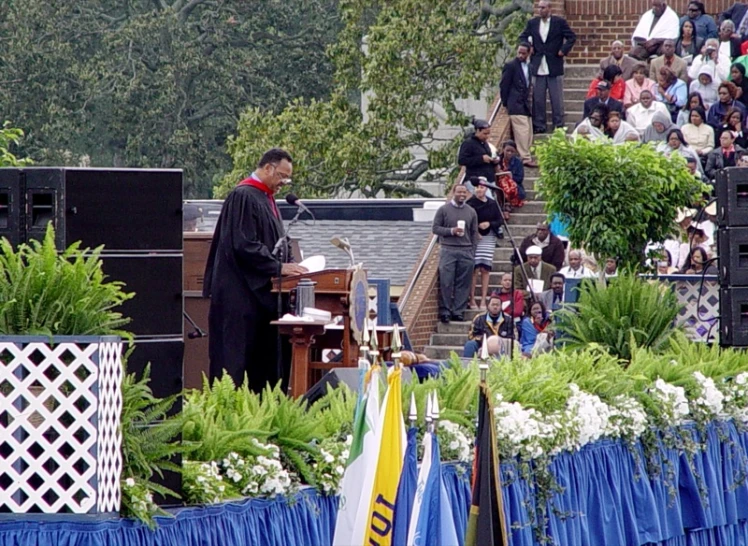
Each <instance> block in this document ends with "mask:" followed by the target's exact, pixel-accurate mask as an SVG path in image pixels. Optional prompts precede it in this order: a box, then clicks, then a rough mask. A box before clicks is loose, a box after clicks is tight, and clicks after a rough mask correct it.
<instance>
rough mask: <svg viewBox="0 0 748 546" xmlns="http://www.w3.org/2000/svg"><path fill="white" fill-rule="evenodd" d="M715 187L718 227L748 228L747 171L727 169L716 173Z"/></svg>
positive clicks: (740, 168) (736, 168)
mask: <svg viewBox="0 0 748 546" xmlns="http://www.w3.org/2000/svg"><path fill="white" fill-rule="evenodd" d="M715 187H716V193H717V223H718V225H719V226H720V227H740V226H748V169H746V168H744V167H729V168H727V169H722V170H720V171H718V172H717V176H716V180H715Z"/></svg>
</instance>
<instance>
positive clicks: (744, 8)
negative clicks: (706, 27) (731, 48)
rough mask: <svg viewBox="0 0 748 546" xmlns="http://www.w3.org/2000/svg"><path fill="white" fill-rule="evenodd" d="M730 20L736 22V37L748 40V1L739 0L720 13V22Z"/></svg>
mask: <svg viewBox="0 0 748 546" xmlns="http://www.w3.org/2000/svg"><path fill="white" fill-rule="evenodd" d="M726 20H730V21H732V22H733V23H735V37H736V38H739V39H740V41H741V42H742V41H745V40H748V1H746V0H738V2H735V3H734V4H733V5H732V7H730V8H729V9H726V10H725V11H723V12H722V13H720V14H719V21H718V22H719V23H720V24H721V23H722V22H723V21H726Z"/></svg>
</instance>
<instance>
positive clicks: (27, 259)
mask: <svg viewBox="0 0 748 546" xmlns="http://www.w3.org/2000/svg"><path fill="white" fill-rule="evenodd" d="M102 248H103V247H98V248H96V249H94V250H89V249H83V250H82V249H80V243H77V242H76V243H73V244H72V245H70V246H69V247H68V248H67V249H65V250H64V251H62V252H59V253H58V251H57V248H56V246H55V232H54V228H53V227H52V224H51V223H50V224H49V225H48V226H47V231H46V233H45V235H44V240H43V241H42V242H39V241H31V242H30V243H29V244H21V245H18V247H17V249H14V248H13V246H12V245H11V244H10V242H9V241H8V240H7V239H2V240H0V302H2V303H0V334H5V335H48V336H53V335H110V334H113V335H120V336H122V337H125V338H131V337H132V336H131V335H130V334H129V333H127V332H125V331H124V330H123V327H124V326H125V325H126V324H127V323H128V322H130V319H129V318H126V317H123V316H122V314H121V313H120V312H118V311H116V308H117V307H118V306H120V305H121V304H122V303H124V302H125V301H126V300H128V299H130V298H132V297H133V296H134V294H131V293H130V294H128V293H125V292H124V284H123V283H122V282H119V281H109V280H107V278H106V276H105V275H104V273H103V271H102V269H101V258H100V254H101V250H102Z"/></svg>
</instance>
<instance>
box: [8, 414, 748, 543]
mask: <svg viewBox="0 0 748 546" xmlns="http://www.w3.org/2000/svg"><path fill="white" fill-rule="evenodd" d="M689 431H690V433H691V434H692V435H693V439H694V440H697V441H699V442H702V443H704V445H705V449H704V450H703V451H701V452H699V453H698V454H697V455H696V456H694V457H693V458H692V459H691V460H690V461H689V459H688V456H687V455H685V454H684V453H681V452H678V451H676V450H675V449H672V448H668V447H666V444H667V442H661V443H660V449H659V453H658V454H655V457H654V458H652V459H651V460H650V463H651V464H653V465H654V466H655V467H656V468H657V470H658V472H657V475H655V476H651V475H650V474H649V473H648V472H647V466H646V460H645V452H644V449H643V448H642V446H641V445H636V446H635V447H633V448H630V447H628V446H626V445H625V444H624V443H622V442H612V441H601V442H597V443H595V444H593V445H589V446H586V447H584V448H582V449H581V450H580V451H579V452H577V453H574V454H563V455H560V456H558V457H556V458H555V459H554V461H553V462H552V464H551V471H552V473H553V474H554V475H555V477H556V480H557V481H558V483H559V485H560V486H561V487H562V490H561V491H559V492H557V493H556V494H554V496H553V497H552V499H551V500H550V501H549V503H548V505H547V509H548V515H549V522H548V525H547V528H546V532H547V533H548V535H549V536H550V537H551V539H552V541H551V544H554V545H559V546H644V545H647V546H748V456H747V453H748V433H746V432H740V431H738V430H737V429H736V427H735V426H734V425H733V424H732V423H714V424H711V425H709V426H708V427H707V428H706V430H705V431H703V433H702V432H699V431H698V430H696V428H695V427H693V428H691V429H689ZM469 470H470V469H469V468H467V467H466V466H464V465H445V467H444V469H443V472H444V479H445V483H446V486H447V490H448V493H449V496H450V501H451V503H452V506H453V510H454V517H455V526H456V529H457V533H458V535H459V536H460V537H462V536H464V533H465V529H466V525H467V513H468V508H469V505H470V478H469ZM502 480H503V484H504V487H503V499H504V510H505V514H506V521H507V525H508V527H509V535H510V543H511V545H512V546H536V545H539V542H538V541H537V540H536V539H537V537H536V536H535V532H534V530H533V527H532V524H531V522H532V521H533V517H534V512H535V507H536V503H537V502H538V500H537V495H536V489H537V484H535V483H532V482H527V481H525V480H523V479H522V477H521V475H520V473H519V471H518V465H517V464H515V463H514V462H511V461H510V462H505V463H504V464H502ZM336 513H337V498H335V497H325V496H321V495H318V494H317V493H315V492H314V491H312V490H310V489H307V490H303V491H301V492H300V493H298V494H297V495H295V496H294V498H293V499H290V500H289V499H273V500H266V499H252V500H246V501H244V502H239V503H227V504H220V505H215V506H207V507H202V508H201V507H192V508H185V509H182V510H179V511H177V512H176V513H175V517H173V518H158V524H159V526H158V528H157V529H156V530H155V531H151V530H149V529H148V528H147V527H145V526H143V525H141V524H139V523H136V522H134V521H131V520H111V521H103V522H80V523H70V522H40V521H29V520H28V519H24V520H19V521H4V520H2V519H0V546H49V545H58V546H227V545H231V546H233V545H237V546H238V545H243V546H244V545H246V546H253V545H258V546H328V545H330V544H331V543H332V533H333V530H334V528H335V516H336ZM461 546H462V545H461Z"/></svg>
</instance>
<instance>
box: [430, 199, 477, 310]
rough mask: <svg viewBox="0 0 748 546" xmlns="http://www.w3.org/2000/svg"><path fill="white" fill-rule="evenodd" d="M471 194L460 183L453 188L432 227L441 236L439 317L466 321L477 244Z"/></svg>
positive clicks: (438, 211)
mask: <svg viewBox="0 0 748 546" xmlns="http://www.w3.org/2000/svg"><path fill="white" fill-rule="evenodd" d="M468 196H469V192H468V190H467V188H466V187H465V186H463V185H461V184H458V185H456V186H455V187H454V188H453V190H452V199H451V200H450V201H449V202H448V203H446V204H445V205H442V207H441V208H440V209H439V210H437V211H436V216H434V224H433V226H432V228H431V231H433V233H434V235H438V236H439V244H440V245H441V253H440V255H439V320H441V321H442V322H443V323H448V322H449V321H450V320H456V321H463V320H465V318H464V313H465V308H466V307H467V304H468V298H469V297H470V279H471V278H472V276H473V269H474V267H475V247H476V246H477V245H478V238H479V237H480V236H479V235H478V215H477V214H476V213H475V211H474V210H473V209H472V207H469V206H468V205H466V204H465V201H466V200H467V198H468Z"/></svg>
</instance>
